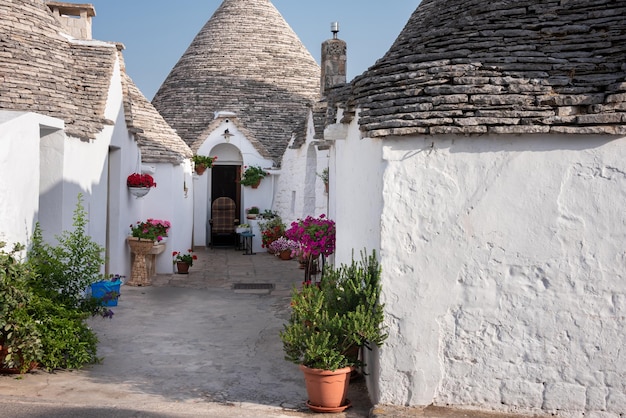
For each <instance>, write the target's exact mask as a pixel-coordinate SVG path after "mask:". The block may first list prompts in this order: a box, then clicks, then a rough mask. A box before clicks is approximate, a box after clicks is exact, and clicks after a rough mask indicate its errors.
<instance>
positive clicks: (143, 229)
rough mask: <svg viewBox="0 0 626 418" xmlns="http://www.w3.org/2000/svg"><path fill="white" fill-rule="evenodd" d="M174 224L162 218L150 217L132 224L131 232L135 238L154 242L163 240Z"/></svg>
mask: <svg viewBox="0 0 626 418" xmlns="http://www.w3.org/2000/svg"><path fill="white" fill-rule="evenodd" d="M171 226H172V224H171V223H170V222H169V221H165V220H161V219H152V218H148V219H147V220H145V221H137V223H135V224H134V225H131V226H130V234H131V236H132V237H134V238H140V239H147V240H151V241H153V242H161V241H163V238H164V237H167V233H168V231H169V229H170V227H171Z"/></svg>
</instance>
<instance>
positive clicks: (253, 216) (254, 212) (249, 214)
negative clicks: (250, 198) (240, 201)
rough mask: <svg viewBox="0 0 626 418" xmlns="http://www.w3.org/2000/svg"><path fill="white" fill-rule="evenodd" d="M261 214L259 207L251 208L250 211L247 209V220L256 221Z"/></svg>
mask: <svg viewBox="0 0 626 418" xmlns="http://www.w3.org/2000/svg"><path fill="white" fill-rule="evenodd" d="M259 212H260V210H259V207H258V206H252V207H249V208H248V209H246V218H248V219H256V217H257V216H258V215H259Z"/></svg>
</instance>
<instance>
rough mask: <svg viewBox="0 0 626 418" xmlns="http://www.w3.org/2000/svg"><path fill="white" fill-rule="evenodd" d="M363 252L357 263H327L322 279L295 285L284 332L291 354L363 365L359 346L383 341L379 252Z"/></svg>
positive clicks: (319, 365)
mask: <svg viewBox="0 0 626 418" xmlns="http://www.w3.org/2000/svg"><path fill="white" fill-rule="evenodd" d="M362 257H363V258H362V260H361V262H360V263H358V264H357V263H355V262H354V260H353V261H352V264H351V265H350V266H341V267H340V268H338V269H334V268H333V267H326V269H325V270H326V271H325V276H324V277H325V279H324V280H322V282H320V283H319V284H305V285H304V286H303V288H302V289H301V290H298V289H294V290H293V292H292V299H291V309H292V311H291V316H290V318H289V322H288V324H286V325H284V328H283V330H282V331H281V332H280V338H281V340H282V342H283V349H284V351H285V358H286V359H287V360H289V361H291V362H293V363H296V364H303V365H305V366H307V367H311V368H316V369H325V370H336V369H339V368H343V367H348V366H355V365H361V362H360V361H359V360H358V357H357V356H355V355H354V354H351V353H353V352H354V351H355V349H358V348H359V347H368V348H371V344H374V345H377V346H381V345H382V344H383V343H384V341H385V340H386V338H387V334H386V333H385V331H384V328H383V320H384V314H383V308H384V305H382V304H380V303H379V297H380V291H381V286H380V267H379V265H378V261H377V259H376V253H375V252H374V253H373V254H372V255H371V256H369V257H368V256H365V255H362ZM357 352H358V350H357Z"/></svg>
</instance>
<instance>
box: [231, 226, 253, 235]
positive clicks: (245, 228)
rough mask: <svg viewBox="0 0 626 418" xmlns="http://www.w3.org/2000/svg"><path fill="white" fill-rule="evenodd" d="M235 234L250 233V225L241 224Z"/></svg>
mask: <svg viewBox="0 0 626 418" xmlns="http://www.w3.org/2000/svg"><path fill="white" fill-rule="evenodd" d="M235 232H236V233H237V234H243V233H244V232H250V225H249V224H239V225H237V227H236V228H235Z"/></svg>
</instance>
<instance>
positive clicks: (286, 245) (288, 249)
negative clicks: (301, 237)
mask: <svg viewBox="0 0 626 418" xmlns="http://www.w3.org/2000/svg"><path fill="white" fill-rule="evenodd" d="M269 248H270V249H271V250H272V251H273V252H274V254H276V256H277V257H280V259H281V260H291V259H292V258H293V256H294V254H295V253H296V251H297V250H298V249H299V248H300V245H299V244H298V243H297V242H296V241H293V240H290V239H287V238H285V237H280V238H278V239H277V240H275V241H272V243H271V244H270V245H269Z"/></svg>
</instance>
